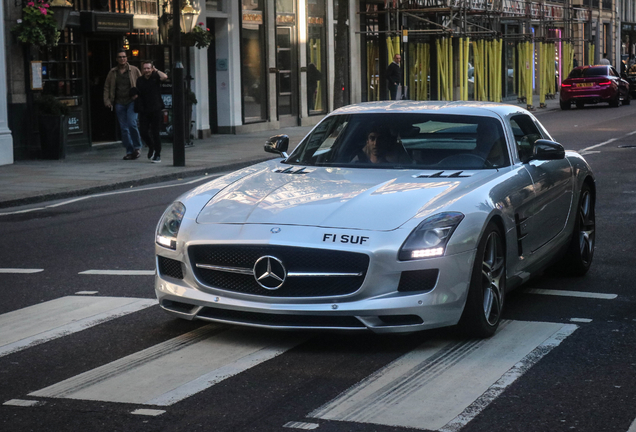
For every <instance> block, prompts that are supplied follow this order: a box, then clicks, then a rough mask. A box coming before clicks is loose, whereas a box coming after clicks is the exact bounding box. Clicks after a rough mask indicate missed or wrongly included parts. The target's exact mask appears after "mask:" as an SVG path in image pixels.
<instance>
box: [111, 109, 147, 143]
mask: <svg viewBox="0 0 636 432" xmlns="http://www.w3.org/2000/svg"><path fill="white" fill-rule="evenodd" d="M115 112H116V113H117V120H119V127H120V128H121V141H122V144H123V146H124V148H125V149H126V154H132V153H134V152H135V150H139V149H141V137H140V136H139V129H138V128H137V113H136V112H135V103H134V102H130V103H129V104H128V105H121V104H115Z"/></svg>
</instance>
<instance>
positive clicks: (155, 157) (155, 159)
mask: <svg viewBox="0 0 636 432" xmlns="http://www.w3.org/2000/svg"><path fill="white" fill-rule="evenodd" d="M150 162H152V163H161V158H160V157H159V156H153V157H152V159H150Z"/></svg>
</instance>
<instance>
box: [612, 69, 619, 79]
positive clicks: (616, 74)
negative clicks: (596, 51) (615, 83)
mask: <svg viewBox="0 0 636 432" xmlns="http://www.w3.org/2000/svg"><path fill="white" fill-rule="evenodd" d="M610 74H611V75H612V76H615V77H617V76H619V75H618V72H616V69H614V68H610Z"/></svg>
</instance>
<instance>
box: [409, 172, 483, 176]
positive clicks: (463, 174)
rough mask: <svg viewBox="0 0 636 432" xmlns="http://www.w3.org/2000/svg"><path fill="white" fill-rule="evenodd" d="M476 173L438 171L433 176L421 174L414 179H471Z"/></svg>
mask: <svg viewBox="0 0 636 432" xmlns="http://www.w3.org/2000/svg"><path fill="white" fill-rule="evenodd" d="M473 174H474V173H472V172H464V171H437V172H434V173H432V174H429V173H420V174H415V175H414V176H413V178H458V177H471V176H472V175H473Z"/></svg>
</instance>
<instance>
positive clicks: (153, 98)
mask: <svg viewBox="0 0 636 432" xmlns="http://www.w3.org/2000/svg"><path fill="white" fill-rule="evenodd" d="M141 70H142V73H143V75H142V76H140V77H139V78H137V83H136V84H137V94H138V95H139V96H133V99H136V98H137V97H139V102H138V103H137V106H138V110H139V128H140V132H141V137H142V138H143V140H144V142H145V143H146V144H147V145H148V159H150V161H151V162H153V163H160V162H161V137H160V135H159V128H160V127H161V110H162V109H164V104H163V99H162V97H161V81H165V80H167V79H168V75H166V74H165V73H163V72H161V71H160V70H157V69H156V68H155V65H154V64H153V62H152V60H145V61H143V62H141Z"/></svg>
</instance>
